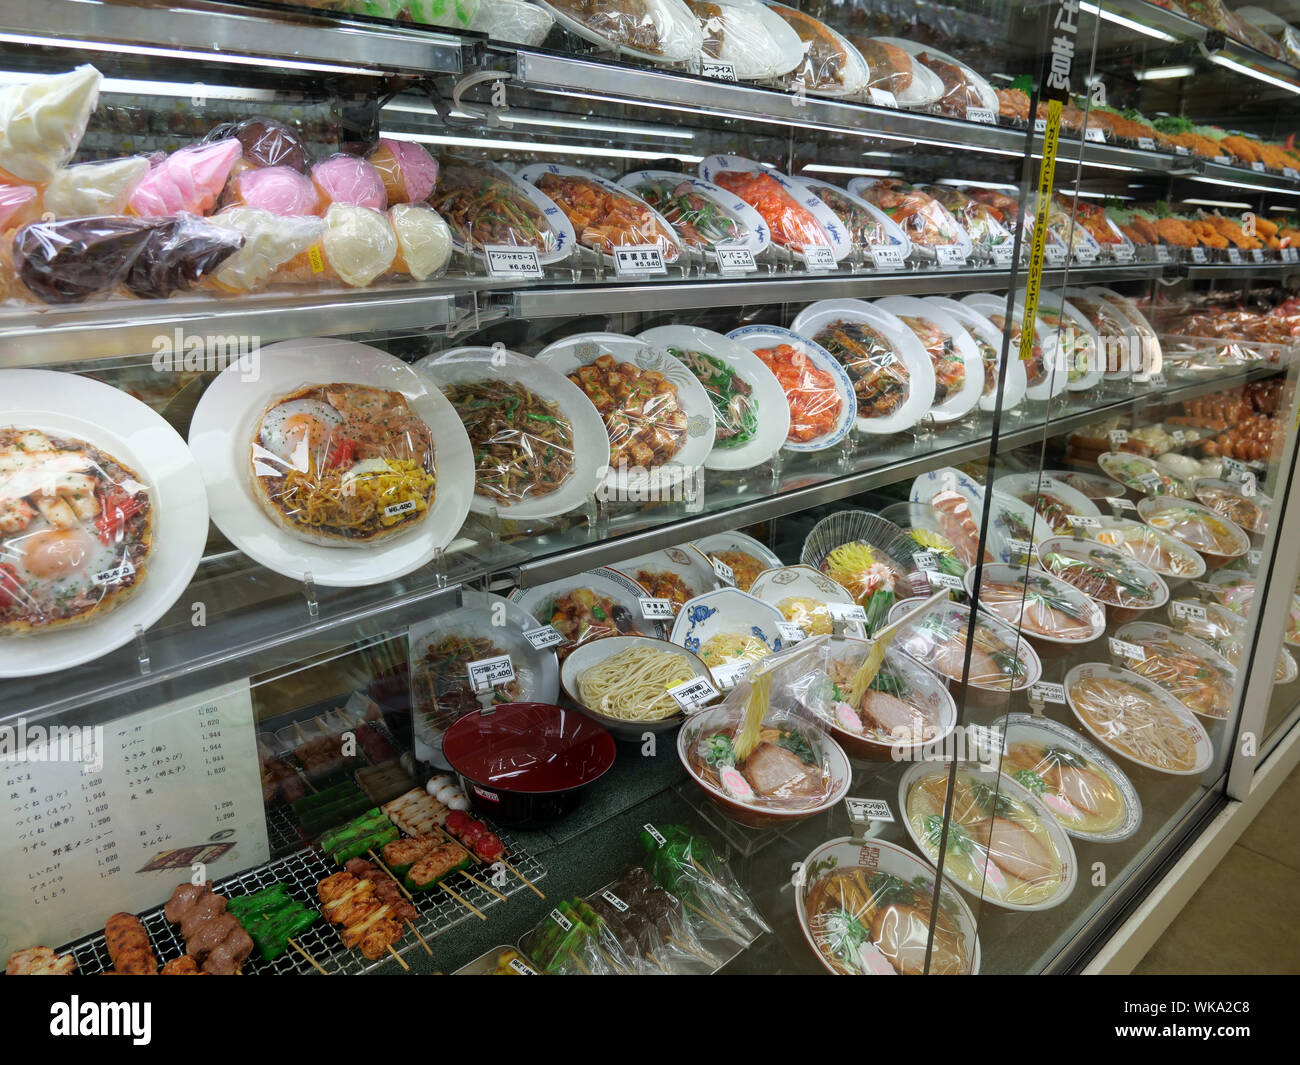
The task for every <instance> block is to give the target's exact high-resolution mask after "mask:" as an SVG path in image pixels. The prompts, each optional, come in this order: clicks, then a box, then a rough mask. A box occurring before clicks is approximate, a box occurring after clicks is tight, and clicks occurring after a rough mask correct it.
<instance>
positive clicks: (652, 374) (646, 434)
mask: <svg viewBox="0 0 1300 1065" xmlns="http://www.w3.org/2000/svg"><path fill="white" fill-rule="evenodd" d="M568 378H569V380H570V381H572V382H573V383H574V384H575V385H577V386H578V387H579V388H580V389H582V391H583V392H584V393H585V394H586V396H587V398H588V399H590V400H591V402H592V404H593V405H594V406H595V408H596V410H597V411H598V412H599V413H600V416H601V417H602V418H603V419H604V420H605V429H606V431H607V432H608V433H609V464H610V466H611V467H613V468H614V469H620V468H624V467H639V468H642V469H649V468H652V467H655V466H661V465H663V464H664V463H666V462H669V461H670V460H671V459H672V458H673V456H674V455H676V454H677V453H678V452H679V451H680V450H681V449H682V447H683V445H684V444H685V443H686V430H687V422H688V419H687V416H686V411H685V409H684V408H683V407H682V404H681V400H680V398H679V396H678V394H677V386H676V385H674V384H673V383H672V382H671V381H670V380H668V378H667V377H666V376H664V374H662V373H660V372H659V371H658V370H646V369H642V368H641V367H639V366H637V365H636V364H635V363H633V362H630V361H619V360H618V359H616V358H615V357H614V356H613V355H610V354H604V355H599V356H597V357H596V358H595V359H594V360H592V361H591V362H589V363H587V364H586V365H585V366H580V367H578V369H576V370H574V371H573V372H572V373H570V374H569V375H568Z"/></svg>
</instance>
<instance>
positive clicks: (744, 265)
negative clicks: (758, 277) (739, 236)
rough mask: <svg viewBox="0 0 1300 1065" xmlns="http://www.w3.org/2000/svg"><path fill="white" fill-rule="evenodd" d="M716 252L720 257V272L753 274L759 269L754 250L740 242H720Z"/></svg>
mask: <svg viewBox="0 0 1300 1065" xmlns="http://www.w3.org/2000/svg"><path fill="white" fill-rule="evenodd" d="M714 254H715V255H716V256H717V257H718V272H719V273H723V274H752V273H754V271H756V270H757V269H758V263H756V262H755V261H754V253H753V251H752V250H750V249H749V248H744V247H741V246H740V245H738V244H719V245H718V246H717V247H716V248H715V249H714Z"/></svg>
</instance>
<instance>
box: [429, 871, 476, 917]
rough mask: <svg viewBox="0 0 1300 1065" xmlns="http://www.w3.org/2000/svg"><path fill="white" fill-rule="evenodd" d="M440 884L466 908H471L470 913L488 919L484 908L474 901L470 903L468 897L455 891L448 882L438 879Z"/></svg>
mask: <svg viewBox="0 0 1300 1065" xmlns="http://www.w3.org/2000/svg"><path fill="white" fill-rule="evenodd" d="M438 886H439V887H440V888H442V890H443V891H445V892H446V893H447V894H448V895H450V896H451V897H452V898H453V899H455V900H456V901H457V902H459V903H460V904H461V905H462V906H464V907H465V909H467V910H469V912H470V913H472V914H474V915H475V916H476V917H477V918H478V919H479V920H480V921H486V920H487V918H486V917H485V916H484V915H483V911H482V910H480V909H479V908H478V907H476V906H474V905H473V904H472V903H470V902H469V901H468V900H467V899H465V898H464V897H462V896H461V895H459V894H458V893H457V892H455V891H453V890H452V889H451V887H449V886H448V885H447V884H444V883H443V882H442V881H441V880H440V881H438Z"/></svg>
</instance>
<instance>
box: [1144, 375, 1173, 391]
mask: <svg viewBox="0 0 1300 1065" xmlns="http://www.w3.org/2000/svg"><path fill="white" fill-rule="evenodd" d="M1147 384H1149V385H1150V386H1151V387H1152V388H1165V387H1166V386H1168V384H1169V382H1168V381H1166V380H1165V375H1164V374H1163V373H1153V374H1152V375H1151V376H1150V377H1148V378H1147Z"/></svg>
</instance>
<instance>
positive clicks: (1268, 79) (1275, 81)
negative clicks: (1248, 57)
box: [1201, 45, 1300, 95]
mask: <svg viewBox="0 0 1300 1065" xmlns="http://www.w3.org/2000/svg"><path fill="white" fill-rule="evenodd" d="M1201 50H1202V51H1205V46H1204V45H1202V46H1201ZM1205 54H1206V56H1207V57H1208V58H1209V60H1210V62H1211V63H1217V64H1219V66H1221V67H1227V68H1228V69H1229V70H1235V71H1236V72H1237V73H1238V74H1245V75H1246V76H1247V77H1251V78H1254V79H1255V80H1256V81H1262V82H1264V83H1265V84H1266V85H1276V86H1277V87H1278V88H1279V89H1286V91H1287V92H1293V93H1296V94H1297V95H1300V85H1297V84H1296V83H1295V82H1294V81H1287V80H1286V79H1285V78H1275V77H1273V75H1272V74H1265V73H1264V71H1262V70H1256V69H1255V68H1254V67H1248V66H1246V64H1245V63H1238V62H1237V61H1236V60H1235V59H1229V58H1228V57H1227V56H1226V55H1220V54H1219V53H1218V52H1205Z"/></svg>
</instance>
